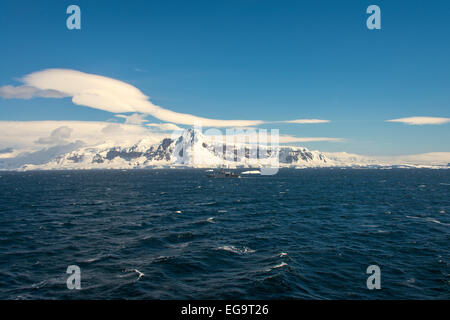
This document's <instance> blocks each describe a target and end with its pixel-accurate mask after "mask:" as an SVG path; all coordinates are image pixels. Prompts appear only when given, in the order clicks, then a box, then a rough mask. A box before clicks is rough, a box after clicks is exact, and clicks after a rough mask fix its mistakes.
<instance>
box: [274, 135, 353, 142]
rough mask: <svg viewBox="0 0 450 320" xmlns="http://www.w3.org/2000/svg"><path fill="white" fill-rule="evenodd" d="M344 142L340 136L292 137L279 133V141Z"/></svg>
mask: <svg viewBox="0 0 450 320" xmlns="http://www.w3.org/2000/svg"><path fill="white" fill-rule="evenodd" d="M324 141H326V142H345V139H342V138H329V137H294V136H289V135H280V143H297V142H324Z"/></svg>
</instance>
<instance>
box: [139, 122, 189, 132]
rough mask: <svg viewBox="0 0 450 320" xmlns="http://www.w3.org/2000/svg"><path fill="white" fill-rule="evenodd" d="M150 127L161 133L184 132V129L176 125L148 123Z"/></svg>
mask: <svg viewBox="0 0 450 320" xmlns="http://www.w3.org/2000/svg"><path fill="white" fill-rule="evenodd" d="M146 125H147V126H149V127H152V128H156V129H158V130H161V131H183V130H184V129H183V128H180V127H179V126H177V125H176V124H173V123H147V124H146Z"/></svg>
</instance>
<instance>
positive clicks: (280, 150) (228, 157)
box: [0, 129, 450, 170]
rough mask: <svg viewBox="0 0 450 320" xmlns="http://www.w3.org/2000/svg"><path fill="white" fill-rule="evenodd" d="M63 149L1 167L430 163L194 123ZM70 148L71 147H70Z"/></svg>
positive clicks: (444, 162)
mask: <svg viewBox="0 0 450 320" xmlns="http://www.w3.org/2000/svg"><path fill="white" fill-rule="evenodd" d="M58 150H60V152H59V153H58V152H56V151H55V150H53V151H52V152H53V153H51V157H50V159H48V160H45V157H44V158H43V157H42V156H41V157H36V156H33V155H25V156H22V157H21V158H20V157H19V158H20V159H21V160H17V161H16V162H14V159H10V160H9V161H4V160H3V161H2V159H0V169H13V170H53V169H130V168H160V167H193V168H214V167H228V168H238V167H242V168H261V167H274V166H275V167H278V166H279V167H295V168H309V167H385V166H395V165H397V166H414V167H417V166H428V167H430V165H428V164H427V162H422V163H414V159H410V160H411V161H409V162H408V161H406V162H405V161H403V160H401V159H396V160H395V161H396V162H395V161H394V162H393V161H392V159H389V158H384V159H382V158H369V157H365V156H359V155H353V154H347V153H322V152H319V151H310V150H308V149H306V148H303V147H289V146H275V147H272V146H271V145H270V144H268V145H249V144H239V143H233V144H232V145H226V144H223V143H222V142H218V141H216V140H215V139H214V137H212V136H205V135H203V134H202V133H201V132H200V131H198V130H195V129H188V130H185V131H183V132H182V133H181V134H180V135H179V136H175V137H172V138H165V139H163V140H162V141H161V142H160V143H157V144H155V143H154V140H153V139H150V138H143V139H141V140H140V141H138V142H137V143H135V144H133V145H130V146H117V145H113V144H110V143H103V144H99V145H96V146H84V145H82V144H76V143H73V144H71V147H70V148H69V147H65V148H62V149H61V148H60V149H58ZM67 150H71V151H69V152H67ZM41 153H43V151H41ZM44 153H45V152H44ZM425 158H426V157H425ZM36 159H39V160H36ZM43 159H44V160H43ZM426 159H428V158H426ZM428 160H429V159H428ZM435 160H436V159H435ZM447 160H448V161H447ZM449 162H450V157H449V153H443V154H440V155H439V159H438V161H434V162H431V161H428V163H430V164H431V166H432V167H439V168H444V167H448V166H447V165H448V163H449Z"/></svg>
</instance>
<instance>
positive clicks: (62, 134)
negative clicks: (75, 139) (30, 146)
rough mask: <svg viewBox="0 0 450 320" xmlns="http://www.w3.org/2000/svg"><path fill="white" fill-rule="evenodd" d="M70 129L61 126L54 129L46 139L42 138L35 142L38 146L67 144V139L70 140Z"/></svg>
mask: <svg viewBox="0 0 450 320" xmlns="http://www.w3.org/2000/svg"><path fill="white" fill-rule="evenodd" d="M71 133H72V129H71V128H69V127H68V126H62V127H59V128H56V129H55V130H53V131H52V132H51V133H50V136H48V137H42V138H39V139H37V140H36V143H38V144H63V143H67V139H69V138H70V135H71Z"/></svg>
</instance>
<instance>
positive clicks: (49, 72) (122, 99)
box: [0, 69, 263, 127]
mask: <svg viewBox="0 0 450 320" xmlns="http://www.w3.org/2000/svg"><path fill="white" fill-rule="evenodd" d="M22 81H23V82H24V84H25V85H24V86H20V87H12V86H3V87H1V88H0V89H1V91H0V92H2V95H1V96H2V97H3V98H13V97H15V98H23V99H29V98H31V97H34V96H36V95H38V96H47V97H64V96H70V97H72V102H73V103H74V104H76V105H82V106H87V107H91V108H95V109H100V110H104V111H109V112H113V113H127V112H134V113H144V114H149V115H152V116H153V117H155V118H157V119H160V120H162V121H167V122H172V123H177V124H185V125H202V126H204V127H206V126H208V127H242V126H254V125H259V124H262V123H263V121H260V120H219V119H208V118H202V117H197V116H195V115H192V114H185V113H178V112H174V111H171V110H168V109H164V108H162V107H160V106H157V105H154V104H153V103H151V102H150V101H149V98H148V97H147V96H146V95H144V94H143V93H142V92H141V91H140V90H139V89H137V88H136V87H134V86H132V85H130V84H128V83H125V82H122V81H119V80H116V79H112V78H108V77H104V76H100V75H95V74H89V73H84V72H80V71H76V70H69V69H46V70H43V71H37V72H33V73H31V74H28V75H26V76H25V77H24V78H23V79H22ZM30 87H31V88H32V89H30ZM31 91H32V92H31ZM44 93H45V94H44ZM50 93H51V94H50Z"/></svg>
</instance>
